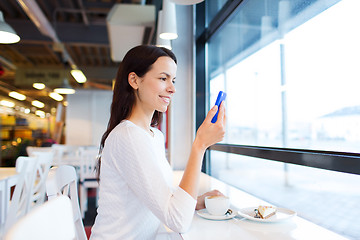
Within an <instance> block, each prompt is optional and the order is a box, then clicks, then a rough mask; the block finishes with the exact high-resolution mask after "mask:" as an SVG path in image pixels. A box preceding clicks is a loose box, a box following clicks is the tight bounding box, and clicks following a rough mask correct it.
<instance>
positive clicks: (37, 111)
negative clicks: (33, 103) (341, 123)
mask: <svg viewBox="0 0 360 240" xmlns="http://www.w3.org/2000/svg"><path fill="white" fill-rule="evenodd" d="M35 115H38V116H39V117H41V118H45V112H44V111H41V110H36V111H35Z"/></svg>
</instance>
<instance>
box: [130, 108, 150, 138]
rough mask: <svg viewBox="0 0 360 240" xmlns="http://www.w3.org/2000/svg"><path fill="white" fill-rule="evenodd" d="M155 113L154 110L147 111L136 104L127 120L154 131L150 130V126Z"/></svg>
mask: <svg viewBox="0 0 360 240" xmlns="http://www.w3.org/2000/svg"><path fill="white" fill-rule="evenodd" d="M153 115H154V111H153V112H151V113H150V112H149V113H145V111H143V110H142V109H139V108H136V106H134V108H133V109H132V111H131V114H130V116H129V117H128V118H127V120H129V121H131V122H133V123H135V124H136V125H138V126H139V127H141V128H143V129H145V130H146V131H148V132H150V133H152V131H151V130H150V126H151V120H152V117H153Z"/></svg>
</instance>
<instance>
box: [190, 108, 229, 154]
mask: <svg viewBox="0 0 360 240" xmlns="http://www.w3.org/2000/svg"><path fill="white" fill-rule="evenodd" d="M216 111H217V106H216V105H215V106H214V107H213V108H212V109H210V111H209V112H208V114H207V116H206V118H205V120H204V122H203V123H202V124H201V126H200V127H199V129H198V131H197V133H196V137H195V141H194V144H195V145H197V146H198V147H200V148H201V149H203V150H205V149H206V148H208V147H210V146H211V145H213V144H215V143H218V142H220V141H222V140H223V139H224V135H225V122H226V116H225V106H224V102H221V104H220V110H219V114H218V119H217V121H216V122H215V123H212V122H211V119H212V118H213V117H214V116H215V114H216Z"/></svg>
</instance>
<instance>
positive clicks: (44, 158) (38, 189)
mask: <svg viewBox="0 0 360 240" xmlns="http://www.w3.org/2000/svg"><path fill="white" fill-rule="evenodd" d="M32 155H33V156H34V157H35V158H36V159H37V160H38V161H37V164H36V171H37V173H36V174H37V175H36V180H35V182H34V186H33V188H32V192H31V193H30V195H31V199H30V204H31V206H30V205H29V208H31V207H35V206H38V205H41V204H43V203H44V201H45V196H46V194H45V191H46V178H47V176H48V173H49V169H50V167H51V164H52V162H53V157H54V154H53V152H33V153H32Z"/></svg>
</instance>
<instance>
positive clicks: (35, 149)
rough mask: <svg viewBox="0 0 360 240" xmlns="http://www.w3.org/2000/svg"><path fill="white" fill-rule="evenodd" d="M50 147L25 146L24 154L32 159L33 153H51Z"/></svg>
mask: <svg viewBox="0 0 360 240" xmlns="http://www.w3.org/2000/svg"><path fill="white" fill-rule="evenodd" d="M52 151H53V149H52V147H34V146H27V147H26V153H27V155H28V156H29V157H33V155H34V152H52Z"/></svg>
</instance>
